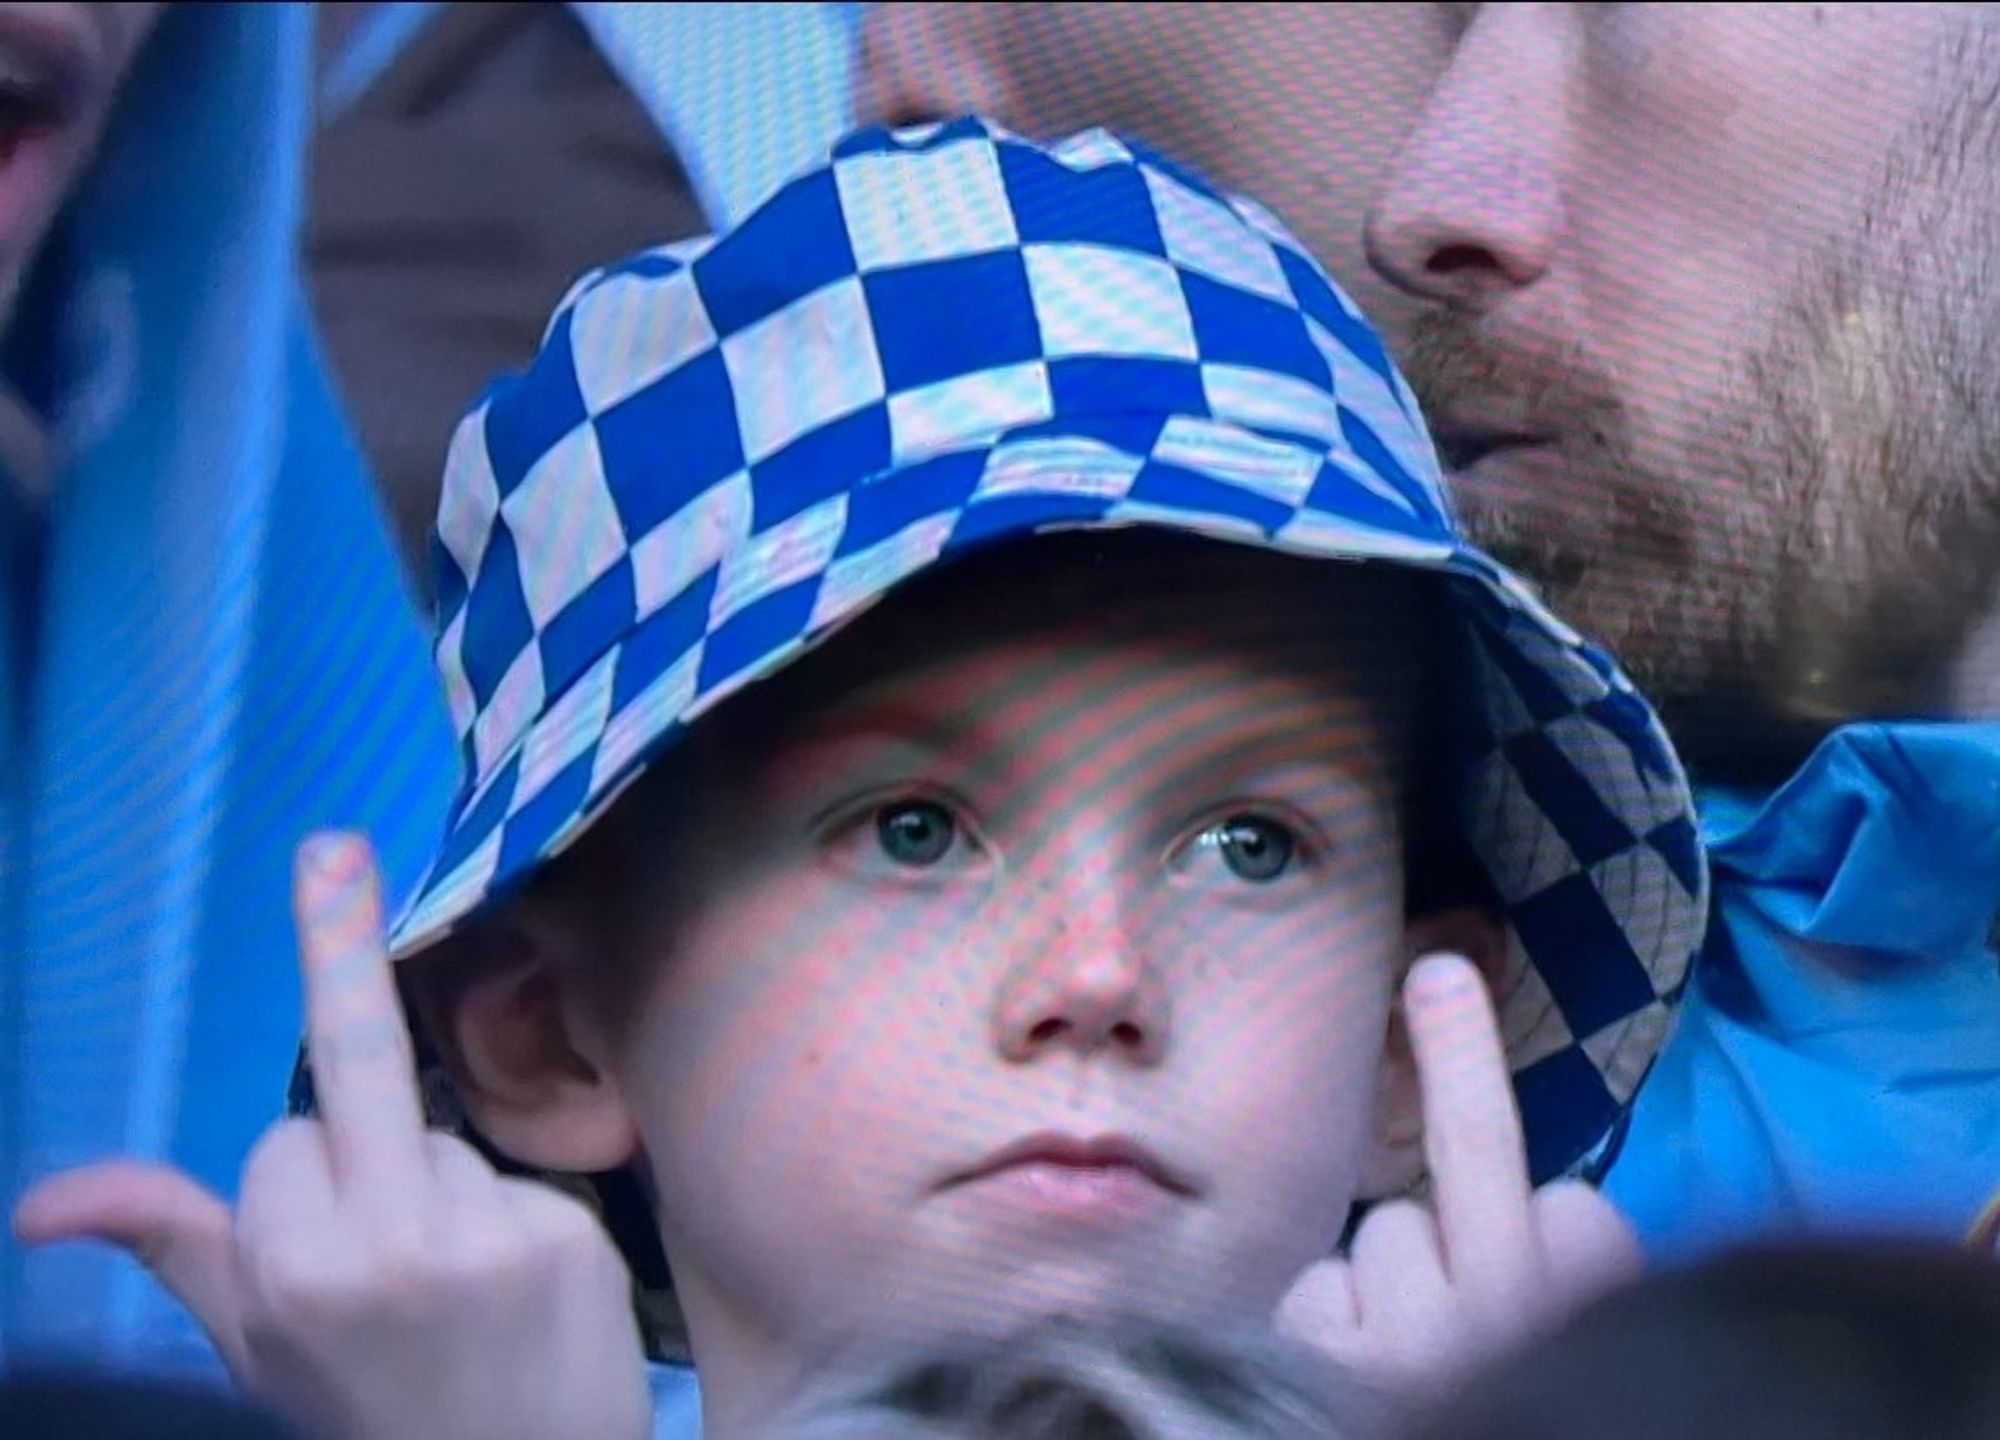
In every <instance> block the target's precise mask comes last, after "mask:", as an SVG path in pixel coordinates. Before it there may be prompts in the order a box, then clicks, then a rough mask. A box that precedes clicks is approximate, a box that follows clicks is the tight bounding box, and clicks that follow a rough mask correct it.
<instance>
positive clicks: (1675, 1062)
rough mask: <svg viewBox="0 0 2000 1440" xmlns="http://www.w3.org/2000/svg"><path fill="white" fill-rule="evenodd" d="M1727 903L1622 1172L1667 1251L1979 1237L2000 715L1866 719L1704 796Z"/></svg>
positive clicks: (1990, 1105) (1651, 1234)
mask: <svg viewBox="0 0 2000 1440" xmlns="http://www.w3.org/2000/svg"><path fill="white" fill-rule="evenodd" d="M1704 826H1705V829H1706V832H1707V840H1708V843H1709V847H1710V853H1711V857H1712V862H1713V882H1712V883H1713V885H1714V895H1715V905H1714V915H1713V920H1712V924H1711V928H1710V932H1709V940H1708V943H1707V946H1706V950H1705V953H1704V954H1703V956H1702V960H1701V963H1700V964H1699V965H1698V966H1697V967H1696V973H1697V977H1698V978H1697V980H1696V982H1695V984H1694V985H1693V986H1692V987H1691V993H1690V995H1689V997H1688V1002H1687V1004H1686V1006H1685V1008H1684V1010H1683V1013H1682V1016H1681V1020H1680V1029H1679V1032H1678V1034H1677V1035H1676V1036H1675V1038H1674V1040H1673V1041H1672V1043H1671V1044H1669V1046H1668V1048H1667V1050H1666V1052H1665V1053H1664V1054H1663V1055H1662V1056H1661V1058H1660V1060H1659V1062H1658V1064H1657V1066H1656V1068H1655V1070H1654V1073H1653V1075H1652V1076H1651V1078H1650V1079H1648V1080H1647V1082H1646V1084H1645V1086H1644V1087H1642V1089H1641V1090H1640V1092H1639V1103H1638V1107H1637V1110H1636V1113H1635V1115H1634V1118H1633V1124H1632V1129H1631V1132H1630V1135H1629V1137H1628V1139H1627V1142H1626V1146H1625V1150H1624V1153H1623V1154H1622V1155H1621V1156H1620V1157H1619V1159H1618V1162H1617V1164H1616V1165H1615V1167H1614V1168H1613V1170H1612V1172H1611V1176H1610V1182H1609V1189H1610V1191H1611V1193H1612V1195H1613V1197H1614V1198H1615V1199H1616V1200H1618V1202H1619V1203H1620V1204H1621V1205H1623V1206H1624V1207H1625V1209H1626V1210H1627V1211H1628V1213H1630V1214H1631V1215H1632V1216H1633V1217H1634V1219H1635V1220H1636V1222H1637V1223H1638V1225H1639V1227H1640V1230H1641V1234H1642V1236H1643V1237H1644V1238H1645V1240H1646V1241H1647V1243H1648V1245H1649V1247H1650V1248H1651V1250H1652V1251H1653V1253H1654V1255H1655V1256H1656V1257H1657V1258H1660V1259H1667V1260H1672V1259H1678V1258H1682V1257H1687V1256H1692V1255H1696V1254H1699V1253H1701V1252H1703V1251H1705V1250H1708V1249H1711V1248H1713V1247H1715V1246H1717V1245H1718V1244H1723V1243H1728V1242H1732V1241H1736V1240H1741V1239H1746V1238H1751V1237H1754V1236H1756V1235H1758V1234H1760V1233H1765V1232H1770V1231H1774V1230H1795V1229H1798V1228H1800V1227H1804V1228H1808V1229H1811V1230H1815V1231H1822V1232H1832V1233H1839V1232H1842V1231H1858V1230H1869V1229H1876V1228H1881V1227H1894V1228H1897V1229H1908V1230H1914V1231H1916V1232H1918V1233H1921V1234H1925V1235H1932V1236H1936V1237H1940V1238H1943V1239H1947V1240H1956V1239H1959V1238H1962V1237H1963V1236H1964V1235H1965V1233H1966V1231H1967V1230H1968V1229H1969V1228H1970V1227H1971V1226H1972V1224H1973V1222H1974V1221H1975V1219H1976V1218H1977V1217H1978V1215H1979V1212H1980V1210H1981V1209H1982V1208H1983V1207H1984V1205H1985V1204H1986V1202H1987V1201H1988V1200H1989V1199H1990V1198H1991V1197H1992V1196H1993V1195H1994V1193H1995V1192H1996V1191H2000V952H1996V940H1997V939H2000V932H1996V918H2000V724H1973V723H1962V724H1947V723H1938V724H1862V725H1854V726H1850V727H1848V728H1846V729H1844V730H1841V731H1839V732H1838V733H1836V734H1835V735H1833V736H1832V737H1830V738H1829V739H1828V740H1827V741H1826V742H1825V743H1824V744H1823V745H1822V746H1821V747H1820V748H1819V750H1818V752H1817V753H1816V754H1814V755H1813V757H1812V758H1811V759H1810V760H1809V761H1808V762H1807V764H1806V765H1805V767H1804V768H1803V769H1801V770H1800V772H1799V773H1798V774H1797V775H1796V776H1795V777H1793V779H1792V780H1791V781H1790V782H1789V783H1788V784H1786V785H1785V786H1784V787H1783V788H1781V789H1780V790H1778V791H1777V792H1776V793H1775V794H1773V795H1771V796H1769V797H1767V798H1762V799H1761V800H1760V799H1759V798H1758V797H1748V796H1741V795H1733V794H1713V795H1710V796H1707V797H1704Z"/></svg>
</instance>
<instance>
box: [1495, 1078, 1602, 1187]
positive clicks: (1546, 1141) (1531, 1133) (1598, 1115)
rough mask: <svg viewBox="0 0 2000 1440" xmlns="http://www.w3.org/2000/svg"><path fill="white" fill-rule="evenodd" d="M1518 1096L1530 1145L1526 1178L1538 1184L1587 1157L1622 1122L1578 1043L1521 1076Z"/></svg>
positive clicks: (1515, 1079)
mask: <svg viewBox="0 0 2000 1440" xmlns="http://www.w3.org/2000/svg"><path fill="white" fill-rule="evenodd" d="M1514 1098H1515V1099H1516V1100H1517V1101H1518V1102H1519V1104H1520V1107H1521V1118H1522V1121H1523V1126H1522V1128H1523V1131H1524V1132H1525V1133H1524V1138H1525V1139H1526V1140H1527V1142H1528V1174H1529V1177H1530V1178H1531V1179H1532V1180H1533V1181H1534V1183H1535V1184H1537V1185H1540V1184H1542V1183H1544V1182H1545V1181H1549V1180H1553V1179H1555V1178H1556V1177H1557V1176H1558V1175H1560V1174H1562V1172H1563V1171H1564V1170H1566V1169H1568V1168H1569V1167H1570V1166H1571V1165H1573V1164H1575V1163H1576V1162H1577V1160H1579V1159H1581V1158H1582V1157H1583V1156H1585V1155H1587V1154H1589V1153H1590V1151H1591V1149H1592V1148H1593V1147H1594V1146H1596V1144H1597V1143H1598V1142H1599V1141H1600V1140H1602V1139H1603V1138H1604V1136H1605V1134H1606V1133H1607V1132H1608V1131H1609V1130H1610V1129H1611V1127H1612V1126H1613V1125H1614V1124H1616V1123H1617V1121H1618V1109H1619V1107H1618V1102H1617V1101H1616V1100H1614V1099H1613V1098H1612V1096H1611V1092H1610V1091H1609V1090H1607V1089H1606V1088H1605V1085H1604V1077H1603V1076H1601V1075H1599V1074H1598V1073H1597V1067H1596V1066H1595V1065H1593V1064H1591V1063H1590V1057H1589V1056H1588V1055H1586V1054H1584V1053H1583V1051H1582V1050H1580V1049H1578V1048H1577V1047H1576V1046H1574V1045H1569V1046H1565V1047H1564V1048H1563V1049H1561V1050H1558V1051H1556V1053H1555V1054H1553V1055H1550V1056H1548V1057H1546V1058H1545V1059H1541V1060H1537V1061H1536V1062H1535V1063H1534V1064H1532V1065H1529V1066H1526V1067H1524V1068H1523V1069H1521V1070H1520V1071H1519V1072H1517V1073H1516V1074H1515V1076H1514Z"/></svg>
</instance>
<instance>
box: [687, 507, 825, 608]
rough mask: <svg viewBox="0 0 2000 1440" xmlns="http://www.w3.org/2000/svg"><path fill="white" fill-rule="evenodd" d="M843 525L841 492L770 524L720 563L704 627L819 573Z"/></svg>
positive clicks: (823, 569) (823, 568) (821, 571)
mask: <svg viewBox="0 0 2000 1440" xmlns="http://www.w3.org/2000/svg"><path fill="white" fill-rule="evenodd" d="M846 528H847V497H846V496H845V495H835V496H833V497H832V498H831V499H829V500H822V501H821V502H820V503H819V504H817V505H814V506H812V507H811V508H810V509H806V510H801V511H800V512H799V513H798V514H796V515H794V516H793V517H792V518H791V519H789V520H787V521H785V522H784V523H782V524H779V525H774V526H772V527H771V528H770V529H769V530H766V531H765V532H764V533H763V534H761V535H759V536H757V537H755V538H754V539H753V540H751V541H750V543H749V544H748V545H745V546H743V547H742V548H741V549H739V550H736V551H734V552H733V553H731V554H730V555H729V556H728V558H726V559H725V560H724V561H723V562H722V574H721V575H720V577H718V579H717V580H716V583H715V599H714V601H713V602H712V603H711V604H710V605H709V609H708V613H709V624H710V627H711V628H713V627H714V626H718V625H721V624H722V623H723V622H724V621H726V620H728V619H729V617H730V616H732V615H734V614H736V613H737V612H738V611H740V610H743V609H745V608H747V607H748V606H751V605H754V604H756V603H757V602H758V601H759V600H763V599H765V598H767V597H769V596H772V595H775V594H777V593H778V592H779V591H780V590H784V589H787V588H789V587H790V586H793V585H796V584H798V583H799V582H800V581H801V580H807V579H810V578H811V577H813V576H815V575H822V574H824V573H825V571H826V567H827V566H828V565H830V564H832V563H833V552H834V551H835V550H837V549H839V548H840V536H841V532H842V531H844V530H845V529H846Z"/></svg>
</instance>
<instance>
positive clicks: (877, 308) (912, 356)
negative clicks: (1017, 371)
mask: <svg viewBox="0 0 2000 1440" xmlns="http://www.w3.org/2000/svg"><path fill="white" fill-rule="evenodd" d="M861 287H862V290H863V291H864V292H865V293H866V295H867V297H868V318H869V320H870V322H871V323H872V324H873V325H874V327H875V345H876V349H877V351H878V352H879V353H880V355H881V359H882V380H883V383H884V384H885V385H886V386H887V387H888V390H889V393H890V394H892V395H893V394H896V393H897V392H898V391H902V390H914V389H916V388H917V387H919V386H922V385H929V384H932V383H933V382H935V381H939V380H949V379H952V378H954V377H956V376H960V375H970V374H973V373H975V372H977V371H980V370H992V369H996V368H998V367H999V366H1002V365H1018V364H1020V363H1022V362H1023V361H1027V360H1034V359H1037V358H1039V357H1040V355H1041V353H1042V331H1041V326H1040V325H1038V324H1037V323H1036V322H1035V300H1034V295H1033V292H1032V291H1030V289H1029V288H1028V270H1027V267H1026V266H1025V265H1024V264H1022V262H1021V252H1020V251H1018V250H995V251H990V252H988V253H986V254H983V255H966V256H961V257H958V258H956V259H951V260H927V261H923V262H921V263H918V264H915V265H903V266H899V267H897V268H895V269H892V270H874V271H870V272H869V273H868V274H866V275H864V276H862V277H861Z"/></svg>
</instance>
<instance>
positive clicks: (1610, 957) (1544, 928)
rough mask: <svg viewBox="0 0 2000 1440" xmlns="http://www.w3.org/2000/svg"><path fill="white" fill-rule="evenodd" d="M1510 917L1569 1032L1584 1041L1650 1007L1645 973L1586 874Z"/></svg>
mask: <svg viewBox="0 0 2000 1440" xmlns="http://www.w3.org/2000/svg"><path fill="white" fill-rule="evenodd" d="M1508 918H1509V919H1510V920H1511V921H1512V922H1513V925H1514V933H1515V934H1517V935H1519V936H1520V937H1521V945H1522V947H1523V948H1524V949H1526V951H1527V952H1528V956H1529V958H1530V959H1531V960H1532V961H1533V962H1534V966H1535V970H1536V973H1537V974H1539V975H1540V976H1541V977H1542V980H1543V983H1545V984H1546V985H1547V986H1548V987H1549V994H1550V995H1551V996H1553V997H1554V999H1555V1002H1556V1008H1557V1009H1558V1010H1560V1011H1561V1012H1562V1017H1563V1020H1564V1022H1565V1023H1566V1024H1567V1025H1568V1026H1569V1031H1570V1034H1572V1035H1574V1036H1576V1037H1578V1038H1579V1039H1588V1038H1589V1037H1590V1036H1592V1035H1595V1034H1596V1033H1597V1032H1598V1031H1599V1030H1602V1029H1603V1028H1604V1027H1605V1026H1606V1025H1609V1024H1611V1023H1612V1022H1614V1021H1617V1020H1623V1019H1624V1018H1625V1017H1626V1016H1628V1015H1631V1014H1634V1013H1635V1012H1637V1011H1640V1010H1643V1009H1645V1008H1646V1007H1647V1006H1648V1005H1651V1004H1652V1003H1653V1001H1654V999H1655V996H1654V993H1653V982H1652V979H1651V977H1650V976H1648V975H1647V973H1646V967H1645V966H1644V965H1643V964H1641V963H1640V961H1639V957H1638V956H1637V955H1635V954H1633V953H1632V945H1631V942H1630V941H1628V940H1627V939H1626V938H1625V932H1624V931H1623V930H1622V929H1620V928H1619V925H1618V921H1617V919H1616V918H1615V917H1614V916H1613V915H1612V913H1611V907H1610V905H1609V904H1608V903H1607V902H1606V901H1605V899H1604V897H1603V895H1601V894H1600V893H1598V889H1597V882H1596V881H1594V880H1593V879H1592V878H1591V877H1590V876H1589V875H1588V874H1577V875H1570V876H1566V877H1565V878H1563V879H1561V880H1558V881H1557V882H1556V883H1555V884H1553V885H1551V886H1549V887H1548V888H1547V889H1546V890H1543V891H1541V892H1539V893H1538V894H1535V895H1532V896H1530V897H1528V899H1526V900H1524V901H1522V902H1520V903H1519V904H1517V905H1514V906H1512V907H1511V908H1510V910H1509V912H1508Z"/></svg>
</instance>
